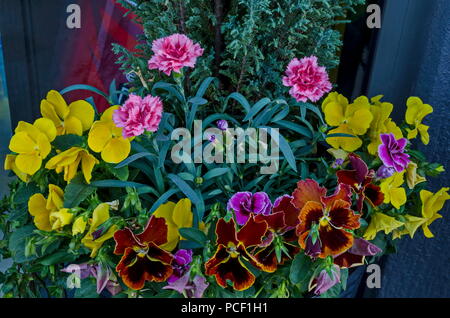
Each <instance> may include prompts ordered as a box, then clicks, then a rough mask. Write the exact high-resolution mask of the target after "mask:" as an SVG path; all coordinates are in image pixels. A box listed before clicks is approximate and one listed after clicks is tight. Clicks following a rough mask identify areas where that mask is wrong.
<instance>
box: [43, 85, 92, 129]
mask: <svg viewBox="0 0 450 318" xmlns="http://www.w3.org/2000/svg"><path fill="white" fill-rule="evenodd" d="M41 114H42V116H43V117H45V118H48V119H50V120H51V121H52V122H53V123H54V124H55V127H56V129H57V132H58V135H64V134H75V135H78V136H81V135H82V134H83V132H84V131H86V130H89V128H91V126H92V123H93V122H94V116H95V111H94V109H93V108H92V105H91V104H89V103H88V102H86V101H84V100H78V101H75V102H73V103H71V104H70V105H69V106H67V103H66V101H65V100H64V98H63V97H62V96H61V94H60V93H58V92H57V91H55V90H51V91H50V92H48V94H47V98H46V99H43V100H42V101H41Z"/></svg>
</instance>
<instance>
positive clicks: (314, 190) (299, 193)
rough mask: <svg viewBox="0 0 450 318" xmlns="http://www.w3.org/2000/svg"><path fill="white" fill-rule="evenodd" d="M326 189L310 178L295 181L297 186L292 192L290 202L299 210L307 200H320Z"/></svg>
mask: <svg viewBox="0 0 450 318" xmlns="http://www.w3.org/2000/svg"><path fill="white" fill-rule="evenodd" d="M326 193H327V190H326V189H325V188H323V187H320V186H319V184H318V183H317V182H316V181H315V180H312V179H306V180H302V181H299V182H298V183H297V188H296V189H295V190H294V193H292V197H293V198H292V201H291V202H292V204H293V205H294V206H295V207H296V208H298V209H299V210H301V209H302V208H303V206H304V205H305V204H306V203H307V202H308V201H315V202H319V203H320V202H321V200H320V199H321V198H322V197H324V196H325V195H326Z"/></svg>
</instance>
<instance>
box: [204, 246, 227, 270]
mask: <svg viewBox="0 0 450 318" xmlns="http://www.w3.org/2000/svg"><path fill="white" fill-rule="evenodd" d="M229 258H230V254H229V253H228V252H227V248H226V247H225V246H224V245H222V244H219V245H218V247H217V250H216V252H215V253H214V255H213V256H212V257H211V258H210V259H209V260H208V261H207V262H206V263H205V274H206V275H210V276H211V275H215V274H216V273H217V266H219V265H220V264H222V263H224V262H227V261H228V259H229Z"/></svg>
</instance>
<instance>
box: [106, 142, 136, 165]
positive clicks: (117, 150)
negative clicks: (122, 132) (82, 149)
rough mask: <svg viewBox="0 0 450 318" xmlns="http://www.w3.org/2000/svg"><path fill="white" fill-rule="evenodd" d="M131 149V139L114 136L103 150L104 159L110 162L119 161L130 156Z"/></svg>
mask: <svg viewBox="0 0 450 318" xmlns="http://www.w3.org/2000/svg"><path fill="white" fill-rule="evenodd" d="M130 150H131V144H130V141H129V140H127V139H123V138H122V137H116V138H112V139H111V140H109V142H108V143H107V144H106V146H105V148H104V149H103V150H102V159H103V160H104V161H106V162H108V163H119V162H121V161H123V160H124V159H126V158H127V157H128V154H129V153H130Z"/></svg>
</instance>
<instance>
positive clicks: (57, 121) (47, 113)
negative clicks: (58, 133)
mask: <svg viewBox="0 0 450 318" xmlns="http://www.w3.org/2000/svg"><path fill="white" fill-rule="evenodd" d="M41 115H42V117H44V118H47V119H49V120H51V121H52V122H53V124H54V125H55V127H56V128H58V127H60V126H61V123H62V120H61V118H62V117H59V116H58V114H57V113H56V110H55V107H54V106H53V105H52V104H51V103H49V102H48V101H47V100H45V99H44V100H42V101H41Z"/></svg>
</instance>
